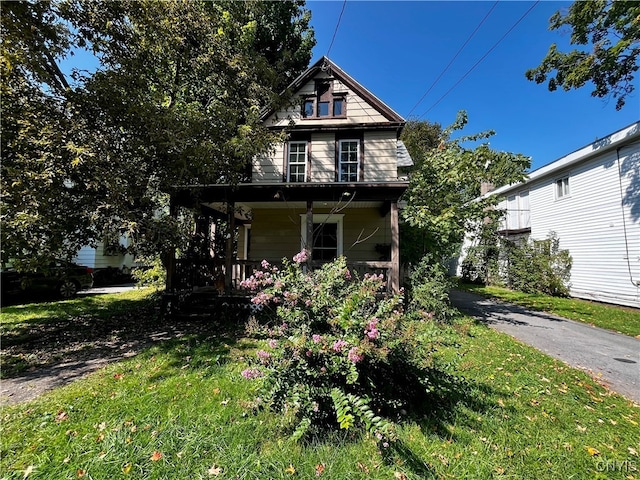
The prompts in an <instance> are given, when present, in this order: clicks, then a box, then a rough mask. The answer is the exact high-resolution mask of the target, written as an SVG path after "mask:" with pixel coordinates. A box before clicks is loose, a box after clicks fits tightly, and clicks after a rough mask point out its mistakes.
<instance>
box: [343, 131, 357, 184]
mask: <svg viewBox="0 0 640 480" xmlns="http://www.w3.org/2000/svg"><path fill="white" fill-rule="evenodd" d="M359 173H360V140H340V151H339V153H338V181H339V182H357V181H358V176H359Z"/></svg>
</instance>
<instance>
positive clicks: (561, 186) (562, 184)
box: [556, 177, 569, 200]
mask: <svg viewBox="0 0 640 480" xmlns="http://www.w3.org/2000/svg"><path fill="white" fill-rule="evenodd" d="M568 196H569V177H563V178H559V179H558V180H556V200H558V199H560V198H564V197H568Z"/></svg>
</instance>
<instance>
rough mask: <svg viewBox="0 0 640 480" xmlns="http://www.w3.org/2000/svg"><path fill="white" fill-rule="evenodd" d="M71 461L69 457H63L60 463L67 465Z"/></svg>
mask: <svg viewBox="0 0 640 480" xmlns="http://www.w3.org/2000/svg"><path fill="white" fill-rule="evenodd" d="M70 461H71V457H65V459H64V460H62V463H69V462H70Z"/></svg>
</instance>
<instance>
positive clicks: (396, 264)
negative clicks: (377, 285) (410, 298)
mask: <svg viewBox="0 0 640 480" xmlns="http://www.w3.org/2000/svg"><path fill="white" fill-rule="evenodd" d="M399 239H400V229H399V227H398V202H391V272H389V285H390V287H391V292H393V293H396V292H398V291H399V290H400V240H399Z"/></svg>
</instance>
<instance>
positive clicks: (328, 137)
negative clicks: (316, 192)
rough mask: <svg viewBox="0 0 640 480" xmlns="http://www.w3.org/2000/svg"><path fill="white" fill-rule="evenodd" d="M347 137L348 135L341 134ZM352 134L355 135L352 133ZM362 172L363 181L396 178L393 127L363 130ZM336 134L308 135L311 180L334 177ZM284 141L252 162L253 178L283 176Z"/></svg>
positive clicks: (274, 179) (266, 179)
mask: <svg viewBox="0 0 640 480" xmlns="http://www.w3.org/2000/svg"><path fill="white" fill-rule="evenodd" d="M343 136H344V138H348V137H349V135H348V134H345V135H343ZM353 137H354V138H357V137H358V135H356V134H354V135H353ZM363 146H364V149H363V150H364V151H363V152H361V156H363V158H364V164H363V169H364V170H363V172H364V181H365V182H393V181H396V180H398V167H397V161H398V159H397V156H398V147H397V140H396V133H395V131H374V132H365V133H364V143H363ZM336 148H337V146H336V134H335V133H333V132H329V133H314V134H312V135H311V142H310V143H309V148H308V154H309V164H310V170H311V171H310V172H309V173H310V176H309V177H308V178H309V179H310V180H309V181H311V182H321V183H325V182H334V181H336ZM285 150H286V144H282V145H278V146H277V148H276V149H275V151H274V153H273V154H272V155H270V156H264V157H261V158H259V159H258V161H257V162H255V163H254V167H253V182H254V183H261V182H281V181H282V179H283V178H284V173H285V172H284V168H285V167H284V165H285V162H286V158H285Z"/></svg>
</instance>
